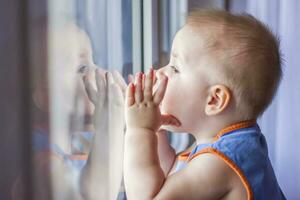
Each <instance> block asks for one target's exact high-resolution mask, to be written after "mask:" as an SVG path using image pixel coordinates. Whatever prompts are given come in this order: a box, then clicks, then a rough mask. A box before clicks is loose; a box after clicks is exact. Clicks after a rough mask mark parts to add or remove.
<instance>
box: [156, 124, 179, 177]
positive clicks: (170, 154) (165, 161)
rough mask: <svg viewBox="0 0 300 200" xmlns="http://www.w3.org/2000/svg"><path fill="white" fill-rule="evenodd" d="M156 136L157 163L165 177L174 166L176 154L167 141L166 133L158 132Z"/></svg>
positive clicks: (163, 131)
mask: <svg viewBox="0 0 300 200" xmlns="http://www.w3.org/2000/svg"><path fill="white" fill-rule="evenodd" d="M156 135H157V151H158V157H159V163H160V166H161V168H162V170H163V172H164V175H165V176H167V175H168V174H169V173H170V171H171V169H172V166H174V164H175V160H176V152H175V150H174V149H173V147H172V146H171V145H170V143H169V141H168V137H167V131H165V130H159V131H157V133H156Z"/></svg>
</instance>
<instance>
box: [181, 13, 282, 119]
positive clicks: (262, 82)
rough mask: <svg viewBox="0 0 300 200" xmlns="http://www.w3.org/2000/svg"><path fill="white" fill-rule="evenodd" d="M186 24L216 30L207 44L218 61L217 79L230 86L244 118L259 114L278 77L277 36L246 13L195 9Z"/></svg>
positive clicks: (237, 106)
mask: <svg viewBox="0 0 300 200" xmlns="http://www.w3.org/2000/svg"><path fill="white" fill-rule="evenodd" d="M186 25H191V26H193V27H196V28H197V27H198V28H204V29H206V30H207V29H208V30H212V31H215V32H214V34H215V33H216V35H215V37H213V36H212V37H213V40H212V41H211V40H210V41H208V42H209V46H208V48H210V49H211V50H213V51H214V52H215V53H217V56H216V57H217V58H219V60H220V61H221V65H220V66H218V67H217V70H218V72H219V73H218V77H217V79H218V81H219V82H222V83H224V84H226V86H228V87H229V88H230V89H231V90H232V93H233V97H234V99H235V101H236V108H237V110H238V112H240V114H241V115H242V116H243V118H244V119H253V118H257V117H258V116H260V115H261V114H262V113H263V112H264V110H265V109H266V108H267V107H268V105H269V104H270V103H271V102H272V99H273V97H274V95H275V93H276V91H277V88H278V85H279V83H280V80H281V76H282V70H281V55H280V50H279V40H278V39H277V38H276V37H275V36H274V35H273V34H272V32H271V31H270V30H269V29H268V28H267V27H266V26H265V25H264V24H263V23H261V22H260V21H258V20H257V19H255V18H254V17H253V16H251V15H249V14H237V15H235V14H231V13H229V12H226V11H220V10H209V11H194V12H192V13H191V14H190V15H189V17H188V20H187V24H186Z"/></svg>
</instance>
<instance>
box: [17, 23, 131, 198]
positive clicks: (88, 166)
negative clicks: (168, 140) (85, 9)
mask: <svg viewBox="0 0 300 200" xmlns="http://www.w3.org/2000/svg"><path fill="white" fill-rule="evenodd" d="M54 32H55V34H56V35H60V38H62V37H61V36H62V35H64V36H65V37H63V38H64V39H63V41H61V40H60V42H58V43H55V44H56V45H57V46H55V45H54V50H55V53H57V55H58V56H60V58H61V59H63V60H62V61H63V62H64V63H65V64H66V65H65V66H63V67H64V68H56V69H55V70H58V71H59V73H58V76H60V77H57V80H60V81H59V84H61V90H60V91H57V92H60V93H63V95H64V98H65V99H60V100H61V101H60V103H61V104H62V105H60V106H61V107H62V108H64V109H65V108H66V107H67V109H65V110H63V111H62V114H66V113H63V112H68V113H69V123H70V124H69V132H68V133H66V132H61V133H59V134H69V137H71V138H72V140H71V142H70V145H71V148H70V150H71V151H70V152H66V151H65V150H64V148H61V146H60V145H59V144H58V143H56V141H57V142H60V137H56V138H53V135H49V119H48V115H50V114H49V103H48V94H49V93H50V90H49V85H48V83H49V82H48V81H47V80H48V73H43V74H42V76H41V77H38V80H37V82H36V86H35V89H34V91H33V102H34V107H35V109H34V110H33V111H34V113H33V114H34V116H35V117H34V119H36V120H35V122H34V131H33V136H32V137H33V149H34V173H35V176H36V177H37V178H36V180H35V182H36V183H38V184H37V186H36V187H38V188H39V189H37V192H36V193H37V194H36V196H37V197H39V198H43V199H47V198H50V197H51V196H53V195H52V194H51V193H50V192H51V190H50V188H51V186H50V185H49V183H50V180H51V179H49V177H48V175H49V174H50V175H51V176H52V181H53V183H54V187H55V188H56V191H55V190H54V192H56V193H60V194H58V196H56V197H58V198H60V197H61V198H72V199H81V198H82V197H81V195H84V196H85V197H86V199H91V196H92V194H89V191H88V189H87V188H85V187H91V186H92V185H95V184H97V186H98V187H99V186H100V187H103V188H105V187H106V186H105V187H104V186H103V185H107V182H108V179H109V180H110V182H111V184H110V185H109V186H110V188H112V187H114V188H115V189H111V191H112V192H114V193H113V194H114V195H115V196H116V195H117V191H118V189H119V186H120V183H121V170H122V169H121V164H122V153H123V147H122V145H121V144H122V141H123V140H122V138H123V130H124V117H123V115H122V114H121V115H120V113H123V98H124V97H123V94H122V92H123V91H124V89H125V87H126V84H125V82H124V80H123V79H122V77H121V75H120V74H119V73H118V72H114V73H113V74H111V73H106V72H105V71H104V70H102V69H101V68H98V69H97V70H96V68H97V66H96V65H95V64H94V63H93V59H92V48H91V43H90V39H89V37H88V36H87V34H86V33H85V32H84V31H83V30H81V29H79V28H78V27H77V26H76V25H74V24H71V23H69V24H67V25H66V26H64V27H62V28H60V29H58V30H54ZM54 58H55V59H57V58H56V57H54ZM59 67H61V66H59ZM50 70H51V69H50ZM83 77H85V78H84V80H85V81H84V82H83ZM60 78H61V79H60ZM87 92H88V93H87ZM119 94H121V95H119ZM109 95H110V98H109V99H108V98H107V97H108V96H109ZM108 100H109V105H108ZM120 111H121V112H120ZM116 112H117V113H116ZM68 113H67V114H68ZM108 113H109V114H110V116H111V119H110V120H111V122H113V120H114V118H113V117H114V116H115V120H118V122H119V123H118V124H117V125H115V129H114V130H112V129H109V128H108V126H109V123H111V122H109V121H107V116H108ZM116 114H118V115H120V116H122V118H119V117H116ZM93 122H94V123H93ZM64 123H68V122H64ZM94 133H96V135H94ZM100 134H101V135H100ZM116 134H118V135H119V136H118V140H115V141H116V142H114V141H112V142H111V143H110V144H107V145H106V144H105V143H107V142H108V141H107V140H105V139H101V138H100V140H99V137H101V136H102V137H103V138H105V137H106V138H109V139H110V140H114V139H115V138H116ZM49 136H50V137H49ZM58 136H59V135H58ZM51 137H52V138H51ZM95 140H97V141H95ZM103 144H104V145H103ZM113 145H118V146H116V147H114V151H112V152H113V153H114V154H115V155H114V156H111V155H109V154H106V153H105V152H107V151H110V149H109V148H111V146H113ZM96 146H98V147H99V148H97V147H96ZM103 147H104V148H103ZM90 150H91V151H92V152H93V153H92V154H90V155H89V152H90ZM110 156H111V157H110ZM99 158H101V160H100V161H99ZM87 161H88V163H87ZM108 162H111V163H110V164H116V166H118V167H115V168H116V169H115V168H111V169H110V170H114V169H115V171H114V173H115V174H117V175H115V176H114V177H113V178H109V177H101V176H102V174H107V172H106V171H105V170H108V166H107V165H106V164H105V163H108ZM101 167H102V168H104V169H103V170H102V171H100V172H99V170H98V171H97V170H95V168H97V169H101ZM50 168H51V170H50ZM83 169H84V170H83ZM82 170H83V171H84V173H83V175H80V174H81V172H82ZM74 172H75V173H74ZM74 174H78V178H77V179H74V178H73V177H74ZM91 174H92V175H93V178H90V177H89V176H90V175H91ZM70 176H71V177H70ZM99 177H100V179H99ZM20 178H21V177H20ZM20 178H18V180H17V181H16V182H15V184H14V186H13V188H12V196H13V199H20V198H22V185H21V182H20ZM106 178H107V179H106ZM78 181H82V182H84V183H85V185H83V186H84V187H83V189H79V188H78V184H80V183H78ZM103 182H104V183H103ZM81 185H82V184H81ZM112 185H113V186H112ZM91 188H92V187H91ZM57 189H58V190H57ZM105 189H106V188H105ZM81 193H82V194H81ZM111 196H112V195H111Z"/></svg>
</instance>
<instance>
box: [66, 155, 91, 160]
mask: <svg viewBox="0 0 300 200" xmlns="http://www.w3.org/2000/svg"><path fill="white" fill-rule="evenodd" d="M69 158H70V159H71V160H87V159H88V155H87V154H72V155H69Z"/></svg>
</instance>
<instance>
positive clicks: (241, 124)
mask: <svg viewBox="0 0 300 200" xmlns="http://www.w3.org/2000/svg"><path fill="white" fill-rule="evenodd" d="M255 124H256V120H248V121H242V122H239V123H236V124H233V125H231V126H228V127H226V128H223V129H222V130H221V131H219V133H218V134H217V135H216V136H215V137H214V141H217V140H218V139H219V138H220V137H221V136H222V135H224V134H226V133H228V132H231V131H235V130H238V129H241V128H248V127H250V126H253V125H255Z"/></svg>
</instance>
